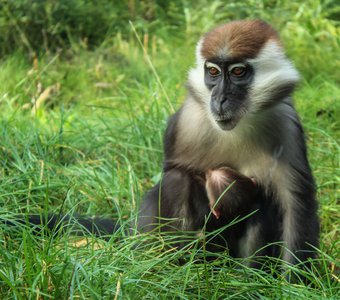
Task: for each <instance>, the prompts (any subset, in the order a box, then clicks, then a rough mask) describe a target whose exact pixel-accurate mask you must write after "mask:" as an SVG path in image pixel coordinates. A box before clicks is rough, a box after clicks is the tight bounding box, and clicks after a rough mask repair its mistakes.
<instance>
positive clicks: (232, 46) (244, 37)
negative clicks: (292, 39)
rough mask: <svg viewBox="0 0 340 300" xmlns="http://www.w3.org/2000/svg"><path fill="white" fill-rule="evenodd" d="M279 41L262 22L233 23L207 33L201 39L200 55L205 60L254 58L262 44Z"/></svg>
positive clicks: (243, 21)
mask: <svg viewBox="0 0 340 300" xmlns="http://www.w3.org/2000/svg"><path fill="white" fill-rule="evenodd" d="M270 39H275V40H277V41H279V36H278V34H277V32H276V31H275V30H274V29H273V28H272V27H271V26H270V25H269V24H268V23H266V22H264V21H262V20H242V21H233V22H230V23H227V24H224V25H222V26H219V27H217V28H215V29H213V30H211V31H209V32H208V33H207V34H206V35H205V36H204V37H203V43H202V48H201V54H202V55H203V57H204V58H205V59H211V58H216V57H223V56H224V57H231V58H238V59H245V58H254V57H255V56H256V55H257V54H258V53H259V51H260V50H261V48H262V47H263V46H264V44H265V43H266V42H267V41H268V40H270Z"/></svg>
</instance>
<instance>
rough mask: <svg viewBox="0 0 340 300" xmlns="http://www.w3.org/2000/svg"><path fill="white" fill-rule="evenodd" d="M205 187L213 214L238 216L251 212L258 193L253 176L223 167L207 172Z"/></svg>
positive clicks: (217, 215)
mask: <svg viewBox="0 0 340 300" xmlns="http://www.w3.org/2000/svg"><path fill="white" fill-rule="evenodd" d="M205 178H206V181H205V188H206V192H207V196H208V199H209V206H210V209H211V212H212V213H213V215H214V216H215V217H216V218H217V219H219V218H220V217H221V216H222V217H227V216H231V217H234V218H236V217H238V216H239V215H240V214H244V213H245V212H247V213H250V212H251V211H250V210H249V208H251V207H253V204H254V203H253V202H254V201H255V200H254V198H255V194H256V183H255V181H254V180H253V179H252V178H248V177H246V176H243V175H241V174H238V173H237V172H235V171H234V170H232V169H230V168H227V167H223V168H219V169H215V170H208V171H207V172H206V173H205Z"/></svg>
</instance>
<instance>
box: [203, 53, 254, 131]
mask: <svg viewBox="0 0 340 300" xmlns="http://www.w3.org/2000/svg"><path fill="white" fill-rule="evenodd" d="M253 77H254V70H253V68H252V67H251V65H250V64H247V63H246V62H241V61H232V60H221V59H218V58H215V59H210V60H209V61H205V64H204V83H205V85H206V86H207V88H208V89H209V91H211V99H210V111H211V114H212V116H213V119H214V120H215V121H216V123H217V124H218V126H219V127H220V128H221V129H223V130H231V129H233V128H234V127H235V126H236V125H237V123H238V122H239V120H240V119H241V118H242V117H243V115H244V114H245V113H246V112H247V108H248V101H247V100H248V93H249V92H248V91H249V88H250V86H251V83H252V81H253Z"/></svg>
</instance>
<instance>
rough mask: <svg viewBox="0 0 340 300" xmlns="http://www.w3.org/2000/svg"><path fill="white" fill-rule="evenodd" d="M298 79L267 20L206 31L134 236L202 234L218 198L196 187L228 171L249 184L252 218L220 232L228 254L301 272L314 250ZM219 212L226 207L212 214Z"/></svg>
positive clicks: (313, 209)
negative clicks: (270, 260) (157, 231)
mask: <svg viewBox="0 0 340 300" xmlns="http://www.w3.org/2000/svg"><path fill="white" fill-rule="evenodd" d="M298 81H299V74H298V71H297V70H296V69H295V67H294V66H293V64H292V63H291V61H290V60H289V59H288V57H287V56H286V54H285V51H284V48H283V45H282V42H281V40H280V38H279V35H278V33H277V32H276V31H275V30H274V29H273V27H271V26H270V25H269V24H268V23H266V22H264V21H262V20H237V21H232V22H230V23H226V24H223V25H221V26H218V27H216V28H214V29H212V30H211V31H209V32H208V33H206V34H205V35H204V36H203V37H202V38H201V39H200V40H199V42H198V44H197V47H196V65H195V66H194V67H193V68H192V69H191V70H190V71H189V74H188V82H187V90H188V93H187V96H186V99H185V101H184V103H183V105H182V106H181V107H180V108H179V110H178V111H177V112H176V113H175V114H173V115H172V116H171V117H170V118H169V120H168V125H167V129H166V131H165V137H164V163H163V173H164V175H163V178H162V180H161V181H160V182H159V183H158V184H157V185H155V186H154V187H153V188H152V189H151V190H150V191H149V192H148V193H147V195H146V197H145V198H144V201H143V203H142V205H141V209H140V213H139V222H138V230H139V231H142V232H143V231H150V230H154V228H155V226H157V225H155V224H157V222H158V223H159V220H163V219H167V220H170V219H172V220H174V221H173V222H172V223H171V227H172V229H174V230H197V229H199V228H202V226H204V224H206V223H205V222H206V216H207V215H209V213H210V212H211V210H210V207H211V204H212V203H211V201H213V202H214V201H216V199H215V198H216V197H215V198H214V199H213V200H212V195H213V193H212V192H211V191H209V188H210V187H211V185H210V186H209V184H208V192H207V190H206V188H205V186H204V185H202V184H201V178H202V174H205V173H206V172H208V170H211V169H218V168H224V167H227V168H231V169H233V170H235V171H236V172H237V173H239V174H242V176H246V177H247V178H253V180H254V181H255V182H256V185H257V188H256V190H257V191H256V196H254V197H255V200H254V201H253V202H254V205H253V208H254V211H256V212H255V213H254V214H253V215H252V216H251V217H250V218H249V219H246V220H243V221H242V222H243V229H242V230H234V231H233V230H232V228H230V229H229V230H228V232H227V235H226V239H227V241H228V243H227V244H228V245H226V246H227V247H228V248H230V245H231V248H232V249H231V255H232V256H235V257H243V258H245V257H249V256H252V255H254V254H255V253H256V254H259V255H261V256H268V257H274V258H281V259H283V260H284V261H285V262H286V263H287V264H291V265H297V264H300V263H302V264H305V265H308V262H307V261H308V260H309V258H314V257H315V255H316V253H315V248H316V247H318V243H319V219H318V215H317V209H318V204H317V200H316V195H315V194H316V192H315V183H314V178H313V176H312V172H311V168H310V165H309V162H308V158H307V149H306V142H305V136H304V131H303V128H302V125H301V122H300V120H299V117H298V114H297V112H296V110H295V108H294V104H293V100H292V93H293V91H294V88H295V87H296V85H297V83H298ZM222 170H223V169H222ZM247 189H248V188H246V190H247ZM239 193H240V195H241V194H242V191H239ZM209 194H210V200H209ZM222 198H223V197H222ZM252 198H253V197H251V198H250V199H252ZM242 199H243V198H242ZM243 200H244V199H243ZM249 201H252V200H249ZM244 202H245V203H243V205H247V204H248V203H247V199H245V201H244ZM251 206H252V205H251ZM217 207H218V206H217ZM227 208H228V204H227V203H226V204H225V205H223V206H221V211H220V212H219V213H221V212H224V211H225V210H227ZM238 209H239V211H238V213H240V212H241V211H242V208H241V207H238ZM219 213H218V214H219ZM236 213H237V212H236ZM213 214H214V215H215V217H216V216H217V215H218V214H217V213H216V211H215V213H214V211H213ZM218 222H219V219H216V218H209V220H208V221H207V224H206V228H208V229H210V230H213V229H216V228H219V226H220V225H219V223H218ZM162 223H163V221H162ZM162 228H164V231H167V230H169V229H171V228H170V227H169V226H168V225H166V226H164V227H162ZM223 243H224V242H223ZM273 243H281V244H282V245H283V247H282V249H278V247H274V246H272V245H273ZM260 249H261V250H260Z"/></svg>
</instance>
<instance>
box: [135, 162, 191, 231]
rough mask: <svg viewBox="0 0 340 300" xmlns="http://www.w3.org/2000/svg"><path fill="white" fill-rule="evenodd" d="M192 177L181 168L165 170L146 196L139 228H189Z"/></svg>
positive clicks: (143, 229) (140, 215) (164, 229)
mask: <svg viewBox="0 0 340 300" xmlns="http://www.w3.org/2000/svg"><path fill="white" fill-rule="evenodd" d="M189 197H190V176H189V175H188V174H187V172H185V171H184V170H181V169H171V170H169V171H167V172H165V173H164V175H163V178H162V180H161V181H160V182H159V183H158V184H157V185H156V186H154V187H153V188H152V189H151V190H150V191H149V192H148V193H147V194H146V196H145V198H144V200H143V203H142V206H141V209H140V212H139V218H138V230H139V231H152V230H154V229H155V228H158V229H160V230H161V231H172V230H184V229H188V228H189V227H190V226H189V224H188V222H190V220H189V218H188V215H189V209H190V203H189Z"/></svg>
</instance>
